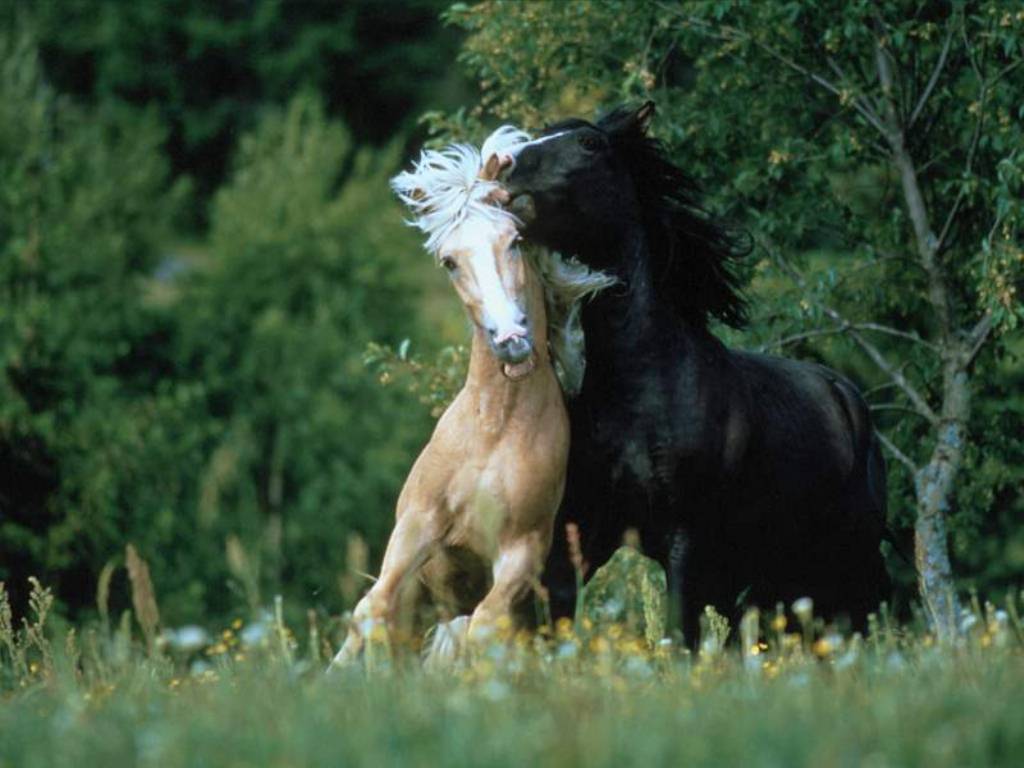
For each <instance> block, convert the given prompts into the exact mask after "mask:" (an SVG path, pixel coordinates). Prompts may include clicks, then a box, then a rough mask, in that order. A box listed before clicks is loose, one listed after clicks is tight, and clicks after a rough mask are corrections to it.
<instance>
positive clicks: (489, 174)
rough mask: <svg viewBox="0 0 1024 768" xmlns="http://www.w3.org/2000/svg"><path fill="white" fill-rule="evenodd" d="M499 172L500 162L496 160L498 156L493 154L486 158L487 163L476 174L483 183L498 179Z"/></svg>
mask: <svg viewBox="0 0 1024 768" xmlns="http://www.w3.org/2000/svg"><path fill="white" fill-rule="evenodd" d="M500 172H501V160H500V159H499V158H498V154H497V153H494V154H493V155H491V156H490V157H488V158H487V162H485V163H484V167H483V168H481V169H480V173H479V174H478V175H479V177H480V178H481V179H483V180H484V181H495V180H497V178H498V174H499V173H500Z"/></svg>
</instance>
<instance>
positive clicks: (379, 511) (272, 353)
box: [177, 95, 428, 610]
mask: <svg viewBox="0 0 1024 768" xmlns="http://www.w3.org/2000/svg"><path fill="white" fill-rule="evenodd" d="M396 163H397V152H396V150H395V148H391V149H388V150H386V151H384V152H371V151H368V150H357V149H355V148H354V147H353V145H352V142H351V139H350V138H349V134H348V132H347V131H346V130H345V129H344V128H343V127H342V126H341V124H339V123H337V122H333V121H330V120H328V119H327V118H326V117H325V115H324V110H323V108H322V107H321V106H320V103H319V101H318V100H317V99H316V98H315V97H313V96H309V95H305V96H301V95H300V96H298V97H296V98H295V99H293V100H292V102H291V103H290V105H289V106H288V107H287V108H286V109H284V110H281V111H275V112H271V113H269V114H268V115H267V116H266V117H265V118H264V120H263V121H262V122H261V124H260V126H259V128H258V129H257V130H256V131H254V132H253V133H251V134H250V135H248V136H246V137H244V138H243V140H242V142H241V146H240V150H239V154H238V157H237V160H236V163H235V166H236V167H235V172H234V174H233V177H232V179H231V181H230V182H229V184H228V185H227V186H226V187H225V188H224V189H223V190H222V191H221V192H220V193H218V195H217V197H216V200H215V202H214V207H213V214H212V217H211V233H210V253H209V255H208V257H207V258H206V259H204V260H203V261H202V262H201V263H200V264H199V265H198V266H197V268H196V269H195V271H194V272H193V273H191V274H189V275H188V276H187V278H186V279H185V280H184V281H183V282H182V285H181V293H180V296H179V297H178V298H177V304H178V306H179V307H181V309H182V320H181V322H182V332H181V336H182V341H181V347H182V355H183V359H184V360H185V361H186V364H187V365H188V366H189V369H190V371H191V375H192V376H194V378H195V381H196V386H200V387H202V389H203V392H204V394H205V397H206V401H207V403H208V406H209V409H210V416H211V418H212V427H211V430H212V437H213V440H214V445H213V448H212V452H211V453H210V454H209V456H210V458H209V460H208V461H207V463H206V466H205V468H204V470H203V473H202V477H201V480H200V487H201V492H200V496H199V499H198V504H197V508H196V510H195V511H194V513H193V514H194V516H195V517H194V519H195V525H196V529H195V530H196V531H197V532H198V533H199V536H200V538H202V539H203V540H204V541H205V542H207V543H205V544H204V545H201V546H204V547H206V548H208V550H211V551H208V555H209V557H210V558H211V559H212V560H213V561H215V562H217V563H220V562H222V558H221V557H219V556H218V550H220V548H221V547H223V546H224V544H225V536H226V535H228V534H232V535H235V536H237V537H238V540H239V541H240V542H241V550H240V551H243V552H244V553H245V555H244V557H245V558H246V559H247V564H248V567H249V568H252V569H255V570H256V571H258V572H260V573H261V574H262V576H261V577H260V578H259V579H257V583H259V584H260V585H261V586H262V587H263V588H265V589H266V588H272V589H274V590H277V589H281V588H282V587H285V588H286V589H287V591H288V592H289V593H290V594H296V595H305V596H307V597H308V596H309V595H312V594H318V593H322V594H324V596H325V597H326V598H327V599H328V600H330V601H331V602H332V603H333V604H334V605H337V604H338V603H337V584H338V578H339V576H340V575H341V574H342V573H343V567H344V562H343V559H344V557H343V553H344V551H345V542H346V538H347V537H348V535H349V534H351V533H352V532H354V531H358V532H359V533H361V534H362V535H363V536H365V537H366V538H367V539H369V540H370V541H371V542H372V543H373V544H374V545H375V546H377V545H380V544H381V543H382V542H383V540H384V538H385V536H386V534H387V532H388V531H389V530H390V527H391V524H392V522H393V514H392V509H393V506H394V499H395V496H396V494H397V489H398V488H399V487H400V484H401V480H402V478H403V477H404V474H405V472H406V471H407V470H408V466H409V463H410V454H411V452H412V451H413V450H414V449H415V448H417V447H418V446H419V444H420V443H421V442H422V440H423V438H424V435H425V430H426V428H427V427H428V420H427V419H426V417H425V414H422V413H420V412H419V411H418V409H414V408H410V404H409V402H408V399H406V398H404V397H403V396H402V395H401V393H398V392H392V391H389V390H382V389H381V388H379V387H378V386H377V385H376V383H375V382H374V381H373V379H372V378H371V377H370V376H369V375H368V374H367V373H366V371H365V370H364V367H363V362H362V350H363V349H364V348H365V347H366V344H367V343H368V342H369V341H370V340H371V339H386V338H388V337H389V336H393V335H395V334H400V333H408V332H409V331H410V330H411V323H412V320H413V306H414V300H415V297H416V292H415V286H414V285H413V284H412V281H411V280H410V278H409V275H410V269H409V266H408V264H406V263H405V261H404V259H406V258H407V254H409V253H410V252H412V253H415V254H416V257H418V256H419V254H418V250H419V248H418V242H417V240H416V238H415V236H414V235H413V234H412V233H411V232H409V231H408V230H406V229H405V228H403V227H401V226H400V225H399V222H400V218H399V214H398V211H397V207H396V206H395V205H394V204H392V203H391V202H390V201H389V199H388V198H389V191H388V187H387V178H388V175H389V174H390V172H391V169H392V168H393V167H394V166H395V165H396ZM346 166H350V167H351V169H352V170H351V171H350V173H349V174H348V175H347V176H344V177H343V176H342V173H343V169H344V168H345V167H346ZM237 560H238V558H237V557H236V558H234V559H233V561H237ZM228 564H229V566H230V565H231V562H230V561H229V563H228ZM236 564H237V563H236ZM220 567H223V566H220ZM234 570H236V571H237V570H240V569H239V568H238V567H235V568H234ZM241 570H245V569H244V568H242V569H241ZM186 575H187V578H188V579H189V580H190V581H191V582H192V583H193V584H194V586H195V588H197V589H198V588H200V585H205V587H207V588H208V587H209V585H211V584H215V583H216V580H215V579H211V578H210V577H209V575H208V574H204V573H202V572H200V573H191V572H189V573H187V574H183V576H186ZM265 597H266V593H264V598H265ZM211 599H213V597H212V596H211ZM217 603H218V605H219V607H220V608H221V609H222V610H224V609H226V608H227V605H226V604H225V603H223V602H222V601H220V600H218V601H217Z"/></svg>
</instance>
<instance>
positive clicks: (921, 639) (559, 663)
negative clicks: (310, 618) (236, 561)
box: [0, 588, 1024, 768]
mask: <svg viewBox="0 0 1024 768" xmlns="http://www.w3.org/2000/svg"><path fill="white" fill-rule="evenodd" d="M40 594H42V595H43V597H39V595H40ZM36 595H37V597H36V600H35V601H34V603H33V607H34V609H37V610H38V609H40V608H42V610H43V616H42V619H41V620H40V619H39V616H38V613H34V614H32V617H31V618H30V620H29V621H27V622H26V624H25V625H24V627H23V628H21V629H15V628H14V627H13V626H12V625H11V622H10V620H9V618H8V619H6V620H5V619H4V618H3V616H0V684H2V685H3V692H2V694H0V766H2V767H3V768H35V767H36V766H39V767H42V766H46V767H47V768H49V767H50V766H72V767H73V768H82V767H83V766H92V765H97V766H135V765H139V766H161V767H162V766H168V767H173V766H256V765H269V766H320V765H324V766H338V765H345V766H348V765H353V766H362V765H366V766H388V765H415V766H420V765H422V766H436V765H446V766H447V765H452V766H463V765H467V766H468V765H488V766H491V765H493V766H503V765H517V766H518V765H559V766H561V765H567V766H570V765H597V766H619V765H673V766H675V765H707V766H728V765H742V766H748V765H749V766H780V767H782V766H800V765H813V766H904V765H927V766H968V765H969V766H989V765H992V766H997V765H1007V766H1010V765H1013V766H1019V765H1021V764H1022V763H1024V711H1022V707H1024V644H1022V642H1021V638H1022V635H1021V627H1020V624H1019V622H1018V621H1017V618H1016V616H1017V614H1016V612H1015V611H1014V610H1012V608H1011V609H1010V610H1009V611H1008V612H1003V611H997V610H995V609H994V608H993V607H992V606H982V605H980V604H978V603H976V602H975V604H974V610H973V611H972V612H971V613H970V614H969V615H966V616H965V619H966V620H965V622H964V626H963V629H964V632H963V635H962V638H961V640H960V642H958V643H957V644H956V645H954V646H950V647H940V646H939V645H937V644H936V642H935V641H934V640H933V639H932V637H931V636H930V635H928V634H927V633H925V632H922V631H909V630H907V629H904V628H900V627H896V626H893V625H891V624H889V623H887V622H885V621H881V622H876V623H875V625H874V626H873V631H872V632H871V633H870V634H869V635H868V637H866V638H863V639H862V638H860V637H842V636H840V635H839V634H836V633H834V632H832V631H831V630H830V629H829V628H827V627H824V626H823V625H822V624H821V623H820V622H817V621H815V620H814V619H813V618H812V617H810V616H805V617H803V619H804V620H803V621H802V622H800V623H796V622H795V620H794V619H793V618H792V614H790V619H789V620H787V619H786V614H773V615H770V616H765V617H760V618H758V617H757V616H755V615H753V614H751V615H748V617H747V618H746V619H745V620H744V622H743V626H741V627H739V628H737V632H736V634H737V635H739V637H738V638H735V637H734V638H733V640H732V642H729V643H726V642H725V632H726V628H725V626H724V622H723V621H722V620H721V619H720V618H719V617H714V616H711V617H709V618H710V620H709V621H708V623H707V625H706V627H705V641H704V643H703V645H702V649H701V651H700V652H699V653H697V654H689V653H687V652H685V651H683V650H680V649H679V648H678V646H676V645H674V644H671V643H668V642H661V643H658V644H654V645H652V644H649V643H648V642H647V641H646V640H644V639H643V638H642V636H639V635H634V634H632V633H631V631H630V628H629V627H627V626H625V625H623V624H621V623H610V624H607V625H600V624H594V623H593V622H591V621H590V620H589V619H584V620H582V621H580V622H577V623H575V624H574V623H573V622H567V621H563V622H561V623H559V624H557V625H556V627H554V628H552V629H551V630H550V631H545V632H543V633H540V634H533V635H531V634H527V633H524V632H518V633H516V632H513V631H512V629H511V628H510V627H508V626H503V627H500V628H499V629H498V631H497V632H496V633H495V635H494V636H493V637H492V638H491V640H490V641H488V642H487V643H485V644H482V645H481V646H480V647H478V648H475V649H474V650H473V651H472V652H471V653H467V654H466V655H465V656H464V657H463V658H462V659H461V660H459V661H457V662H456V663H455V664H453V665H452V666H450V667H447V668H445V669H444V670H442V671H433V672H431V671H426V670H424V669H423V668H422V666H421V665H420V664H419V663H418V661H417V659H416V657H415V656H412V655H402V654H396V655H392V654H391V653H389V652H388V650H387V648H386V646H385V645H384V644H379V645H378V646H377V647H376V648H375V653H374V654H373V655H372V656H371V658H370V660H369V661H368V662H367V663H366V664H364V665H363V666H360V667H358V668H354V669H345V670H341V671H340V672H339V673H336V674H332V675H325V674H324V668H325V666H326V665H325V662H324V661H323V657H322V653H321V651H320V650H319V648H318V647H317V643H316V641H315V640H314V642H313V643H311V644H309V646H308V647H305V644H304V646H303V647H302V648H300V647H299V646H298V645H297V644H296V642H295V639H294V637H293V635H292V634H291V632H290V631H289V630H288V628H287V627H285V626H283V624H282V623H281V622H280V621H278V620H277V619H274V618H273V617H271V618H270V619H269V621H268V622H267V623H266V625H265V626H262V627H257V629H259V631H251V630H252V628H253V626H255V625H253V624H249V625H247V626H243V623H242V622H240V621H239V622H236V623H235V624H233V625H232V626H230V627H227V628H225V629H224V630H223V631H222V632H221V633H220V634H218V635H216V636H215V637H213V638H211V639H210V640H209V642H207V643H206V644H205V648H200V649H197V650H195V651H193V652H191V653H182V652H180V651H175V650H174V649H173V648H172V647H171V646H169V645H163V646H162V647H161V644H159V643H157V644H155V647H152V648H150V650H149V651H148V652H147V650H146V643H144V642H141V641H137V642H132V639H131V625H130V624H129V622H128V621H127V620H126V621H123V622H122V625H121V627H119V628H118V629H116V630H113V631H109V632H107V631H105V630H103V629H102V628H101V627H93V628H89V629H86V630H85V631H83V632H82V633H81V634H79V633H77V632H72V633H70V634H69V635H66V636H65V637H63V638H62V639H60V640H59V641H58V638H56V637H54V636H53V635H54V634H56V633H54V632H52V631H50V632H48V631H47V629H46V626H45V622H46V616H45V613H46V610H48V606H47V605H46V604H45V602H46V599H45V590H42V589H41V588H37V589H36ZM0 607H2V606H0ZM0 613H2V611H0ZM8 615H9V614H8Z"/></svg>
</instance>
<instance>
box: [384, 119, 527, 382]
mask: <svg viewBox="0 0 1024 768" xmlns="http://www.w3.org/2000/svg"><path fill="white" fill-rule="evenodd" d="M528 140H529V137H528V136H527V135H526V134H524V133H522V132H521V131H517V130H515V129H512V128H508V127H506V128H501V129H499V130H498V131H496V132H495V133H494V134H492V136H491V137H490V138H489V139H488V140H487V141H486V142H485V143H484V146H483V148H482V150H481V151H477V150H476V149H475V148H473V147H469V146H465V145H456V146H453V147H449V148H448V149H446V150H443V151H440V152H437V151H432V150H426V151H424V152H423V154H422V155H421V156H420V159H419V162H417V163H416V165H415V167H414V168H413V170H412V171H407V172H405V173H401V174H399V175H398V176H396V177H395V178H394V179H393V180H392V182H391V185H392V188H393V189H394V190H395V192H396V193H397V194H398V196H399V197H400V198H401V199H402V201H403V202H404V203H405V204H406V205H408V206H409V208H410V209H411V210H412V212H413V214H414V219H413V221H412V222H411V223H412V224H413V225H414V226H416V227H418V228H419V229H420V230H422V231H423V232H424V233H426V234H427V236H428V238H427V243H426V247H427V250H429V251H431V252H432V253H433V254H434V255H435V256H436V258H437V260H438V263H439V264H440V265H441V266H442V267H444V268H445V269H446V270H447V271H448V274H449V275H450V276H451V279H452V284H453V285H454V286H455V290H456V291H457V292H458V294H459V297H460V298H461V299H462V302H463V304H464V305H465V306H466V309H467V311H468V312H469V316H470V318H471V319H472V321H473V323H474V324H475V325H476V327H477V328H478V329H480V330H481V331H482V332H483V333H484V334H485V335H486V338H487V341H488V343H489V344H490V348H491V350H492V351H493V353H494V355H495V357H497V358H498V360H500V361H501V362H502V363H503V364H504V365H503V370H504V372H505V375H506V376H507V377H508V378H510V379H513V380H516V379H520V378H525V377H526V376H527V375H529V373H530V372H531V371H532V370H533V368H534V365H535V360H534V346H533V339H534V332H535V330H536V331H537V332H538V333H541V332H542V329H533V328H531V327H530V322H529V315H530V307H529V306H528V303H529V301H530V300H531V293H530V291H529V289H528V285H527V283H528V276H529V269H530V267H529V265H528V264H527V263H526V260H525V259H524V258H523V257H522V256H521V254H520V252H519V249H518V248H517V247H516V246H515V242H516V240H517V239H518V233H517V231H516V224H517V223H518V222H517V220H516V218H515V217H514V216H513V215H512V214H510V213H509V212H507V211H506V210H504V209H503V208H501V207H500V206H499V202H501V201H503V200H504V199H505V193H504V191H503V190H502V188H501V186H500V185H499V184H498V182H497V176H498V172H499V171H500V170H501V168H502V167H503V165H504V164H507V163H508V162H509V160H508V156H509V154H510V152H511V150H512V149H513V148H514V147H515V146H518V145H519V144H522V143H524V142H526V141H528ZM541 300H542V299H541Z"/></svg>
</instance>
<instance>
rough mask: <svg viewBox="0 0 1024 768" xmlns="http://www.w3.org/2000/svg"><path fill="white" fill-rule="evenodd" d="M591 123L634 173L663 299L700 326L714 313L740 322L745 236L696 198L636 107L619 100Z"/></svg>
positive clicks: (693, 186) (746, 247)
mask: <svg viewBox="0 0 1024 768" xmlns="http://www.w3.org/2000/svg"><path fill="white" fill-rule="evenodd" d="M597 127H598V128H599V129H600V130H601V131H603V132H604V133H605V134H606V135H607V136H608V139H609V141H611V142H612V146H613V147H614V149H615V150H616V151H617V152H618V153H619V155H620V156H621V157H622V158H624V160H625V162H626V164H627V166H628V167H629V169H630V171H631V173H632V174H633V181H634V184H635V186H636V191H637V195H638V197H639V199H640V208H641V213H642V216H643V218H644V221H643V223H644V226H645V228H646V231H647V235H648V237H649V238H650V258H651V267H652V274H653V277H654V284H655V286H656V289H657V290H658V291H660V294H661V298H662V300H664V301H666V302H668V303H669V304H670V305H671V306H672V307H673V308H674V309H675V310H676V312H677V313H678V314H679V315H681V316H682V317H684V318H686V319H687V320H688V321H690V322H693V323H696V324H698V325H701V326H704V325H706V324H707V320H708V317H714V318H716V319H718V320H721V321H722V322H723V323H725V324H726V325H729V326H732V327H733V328H741V327H743V325H744V324H745V323H746V319H747V305H746V300H745V298H744V297H743V294H742V292H741V281H740V278H739V276H738V275H737V274H736V267H737V262H738V260H739V259H742V258H743V257H745V256H746V255H747V254H748V253H749V252H750V250H751V247H750V240H749V238H748V237H747V236H746V234H745V233H743V232H742V231H739V230H736V229H733V228H731V227H729V226H727V225H725V224H723V223H722V222H720V221H716V220H715V218H714V217H713V216H712V215H711V214H710V213H709V212H708V211H707V210H706V209H705V208H703V207H702V206H701V205H700V203H699V197H698V195H699V189H698V186H697V184H696V183H695V182H694V180H693V179H691V178H690V177H689V176H688V175H687V174H686V173H685V172H684V171H683V170H681V169H680V168H679V167H677V166H676V165H674V164H673V163H672V162H670V161H669V159H668V156H667V153H666V151H665V147H664V145H663V144H662V143H661V142H660V141H659V140H657V139H653V138H651V137H649V136H647V134H646V131H645V126H643V125H640V124H638V122H637V120H636V111H635V110H633V109H629V108H626V107H620V108H619V109H616V110H614V111H612V112H610V113H608V114H607V115H605V116H604V117H602V118H601V119H600V120H599V121H598V123H597Z"/></svg>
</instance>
